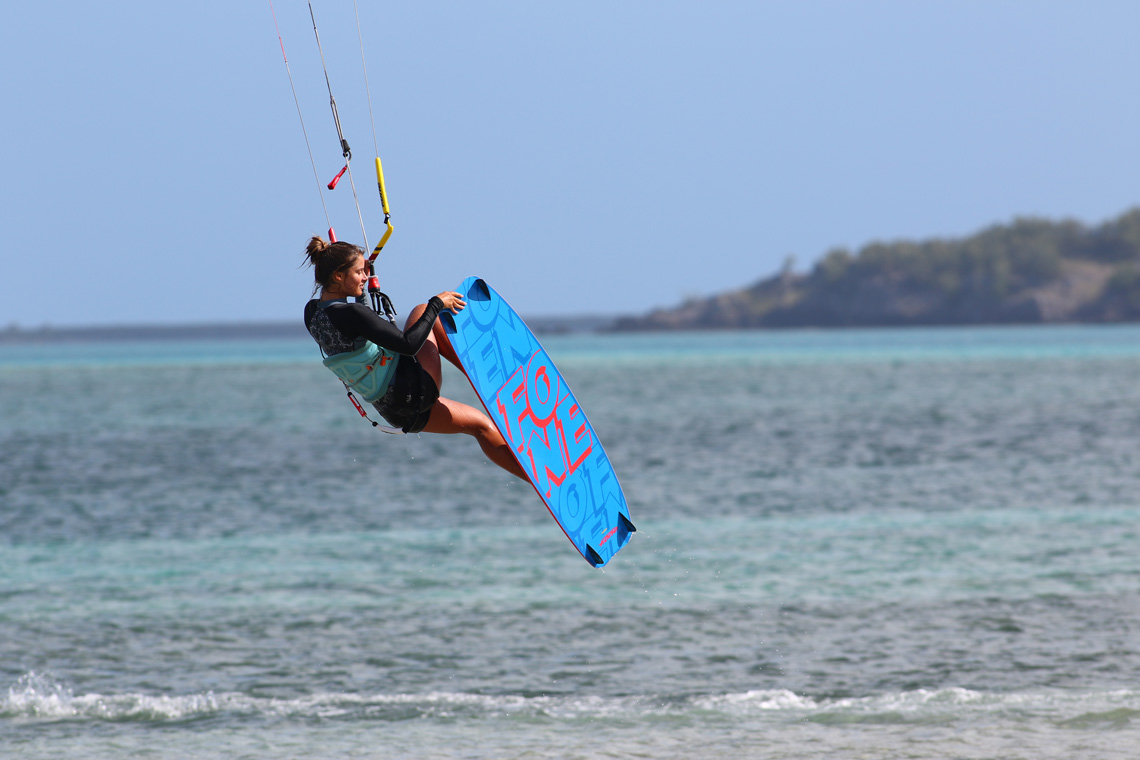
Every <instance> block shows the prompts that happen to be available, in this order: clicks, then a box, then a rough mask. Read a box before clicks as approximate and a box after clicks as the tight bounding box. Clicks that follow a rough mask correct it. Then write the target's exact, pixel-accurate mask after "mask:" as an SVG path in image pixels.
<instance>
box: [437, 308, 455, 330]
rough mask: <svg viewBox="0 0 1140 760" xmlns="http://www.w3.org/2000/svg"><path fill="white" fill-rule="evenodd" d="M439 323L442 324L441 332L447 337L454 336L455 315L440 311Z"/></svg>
mask: <svg viewBox="0 0 1140 760" xmlns="http://www.w3.org/2000/svg"><path fill="white" fill-rule="evenodd" d="M439 321H440V322H442V323H443V331H444V332H446V333H447V334H448V335H455V315H454V314H452V313H451V312H450V311H441V312H440V313H439Z"/></svg>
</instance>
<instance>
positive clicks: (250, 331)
mask: <svg viewBox="0 0 1140 760" xmlns="http://www.w3.org/2000/svg"><path fill="white" fill-rule="evenodd" d="M617 320H618V317H614V316H576V317H534V318H530V319H527V320H526V322H527V324H528V325H529V326H530V328H531V329H532V330H533V331H534V332H535V333H537V334H540V335H567V334H580V333H597V332H605V331H607V330H608V329H609V328H610V327H611V326H612V325H613V324H614V323H615V322H616V321H617ZM307 337H309V334H308V332H306V330H305V328H304V326H303V325H301V324H300V322H233V323H213V324H189V325H97V326H90V327H52V326H50V325H45V326H43V327H36V328H29V327H20V326H12V327H8V328H6V329H0V346H4V345H31V344H40V343H88V342H109V341H134V340H138V341H146V340H281V339H295V338H307Z"/></svg>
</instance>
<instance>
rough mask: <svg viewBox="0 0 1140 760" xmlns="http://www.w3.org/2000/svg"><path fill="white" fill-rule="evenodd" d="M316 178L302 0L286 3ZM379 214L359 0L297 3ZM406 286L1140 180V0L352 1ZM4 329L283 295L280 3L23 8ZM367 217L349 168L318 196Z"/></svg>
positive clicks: (12, 87)
mask: <svg viewBox="0 0 1140 760" xmlns="http://www.w3.org/2000/svg"><path fill="white" fill-rule="evenodd" d="M275 8H276V15H277V19H278V21H279V23H280V27H281V33H282V36H283V39H284V45H285V50H286V52H287V54H288V56H289V65H290V68H291V69H292V72H293V76H294V79H295V81H296V84H297V93H298V96H299V98H300V103H301V107H302V111H303V114H304V120H305V126H306V128H307V130H308V133H309V138H310V141H311V142H312V145H313V150H314V154H315V158H316V164H317V171H318V174H319V175H320V179H321V182H322V183H324V182H327V181H328V180H330V179H331V178H332V177H333V175H335V174H336V172H337V171H338V170H339V169H340V167H341V165H342V161H341V157H340V150H339V146H338V143H337V139H336V133H335V129H334V127H333V121H332V116H331V112H330V109H329V105H328V94H327V91H326V89H325V82H324V76H323V74H322V72H321V65H320V60H319V58H318V56H317V49H316V44H315V42H314V37H313V29H312V24H311V22H310V19H309V10H308V6H307V5H306V4H305V3H299V2H293V1H291V0H277V2H276V3H275ZM313 8H314V11H315V12H316V18H317V23H318V26H319V29H320V35H321V41H322V43H323V45H324V49H325V54H326V59H327V61H328V65H329V76H330V78H331V81H332V85H333V91H334V95H335V96H336V98H337V103H338V106H339V110H340V115H341V121H342V124H343V126H344V130H345V136H346V137H347V139H348V140H349V142H350V144H351V145H352V147H353V157H354V162H353V169H354V174H355V176H356V184H357V189H358V192H359V193H360V197H361V201H362V206H363V211H364V219H365V225H366V228H367V232H368V240H369V242H370V243H374V242H375V241H376V240H377V239H378V237H379V234H380V232H381V231H382V229H383V226H382V214H381V212H380V204H379V200H378V196H377V193H376V190H375V182H374V174H373V171H372V158H373V154H374V153H375V150H374V148H373V140H372V129H371V126H370V122H369V116H368V109H367V102H366V99H365V88H364V85H363V74H362V69H361V63H360V50H359V46H358V40H357V29H356V24H355V20H354V11H353V4H352V2H351V0H347V1H346V0H335V1H334V0H314V3H313ZM360 14H361V28H362V32H363V38H364V42H365V56H366V61H367V66H368V77H369V81H370V85H371V87H370V89H371V94H372V100H373V108H374V112H375V116H376V119H377V137H378V141H379V150H380V154H381V158H382V159H383V161H384V167H385V177H386V180H387V186H388V191H389V196H390V199H391V207H392V214H393V223H394V224H395V228H396V229H395V233H394V234H393V237H392V240H391V242H390V243H389V245H388V247H387V249H386V250H385V252H384V254H383V256H382V259H381V261H380V269H381V280H382V284H383V286H384V289H385V290H386V291H387V292H388V293H389V294H390V295H391V296H392V297H393V299H394V300H395V301H396V305H397V308H398V309H399V310H400V311H401V312H402V313H407V311H408V309H409V307H411V306H412V305H413V304H414V303H416V302H420V301H423V300H425V299H426V298H428V297H429V296H431V295H433V294H435V293H437V292H439V291H441V290H444V289H451V288H453V287H455V286H456V285H458V284H459V282H460V281H461V280H462V279H463V278H464V277H465V276H467V275H471V274H479V275H481V276H483V277H485V278H486V279H487V280H488V281H489V282H490V283H491V284H493V285H494V286H495V287H496V288H497V289H498V290H499V291H500V292H501V293H502V294H503V295H504V297H506V298H507V300H508V301H510V302H512V303H513V304H514V305H515V307H516V308H517V309H518V310H519V311H521V312H523V313H524V314H535V315H551V314H575V313H640V312H644V311H647V310H649V309H650V308H653V307H657V306H669V305H673V304H676V303H678V302H680V301H681V300H682V299H684V298H685V297H687V296H692V295H708V294H712V293H716V292H719V291H722V290H727V289H732V288H737V287H742V286H745V285H748V284H750V283H752V282H754V281H755V280H757V279H759V278H761V277H763V276H767V275H770V274H772V273H774V272H775V271H777V270H778V269H779V267H780V265H781V263H782V262H783V261H784V260H785V258H786V257H787V256H788V255H789V254H794V255H795V257H796V260H797V262H798V267H799V268H801V269H805V268H807V267H808V266H810V265H811V264H812V263H813V262H815V261H816V260H817V259H818V258H820V257H821V256H822V255H823V254H824V253H826V251H827V250H828V249H830V248H833V247H836V246H844V247H847V248H849V249H853V250H855V249H858V248H860V247H862V246H863V245H865V244H866V243H868V242H869V241H871V240H894V239H900V238H911V239H915V238H927V237H934V236H962V235H968V234H970V233H973V232H975V231H977V230H978V229H980V228H982V227H985V226H988V225H990V224H994V223H998V222H1008V221H1011V220H1012V219H1013V218H1015V217H1017V216H1030V215H1036V216H1047V217H1053V218H1061V217H1066V218H1076V219H1078V220H1081V221H1083V222H1086V223H1089V224H1095V223H1099V222H1101V221H1103V220H1105V219H1107V218H1110V217H1114V216H1116V215H1118V214H1120V213H1122V212H1123V211H1125V210H1126V209H1128V208H1130V207H1132V206H1135V205H1137V204H1140V150H1137V143H1138V136H1140V96H1138V93H1140V44H1137V38H1136V34H1137V30H1138V29H1140V3H1136V2H1131V1H1130V0H1115V1H1109V0H1104V1H1102V2H1097V1H1096V0H1091V1H1090V0H1086V1H1085V2H1080V3H1077V2H1048V1H1047V0H1033V1H1014V0H1008V1H1003V0H979V1H977V2H965V1H962V2H939V1H937V0H933V1H932V0H923V1H921V2H919V1H918V0H914V1H908V2H903V1H902V0H896V1H894V2H869V1H866V0H860V1H859V2H855V1H854V0H839V1H824V0H815V1H810V2H809V1H804V2H799V1H797V2H793V1H792V0H787V1H786V2H762V1H761V0H752V1H751V2H736V1H735V0H724V1H723V2H703V1H702V2H696V1H691V2H669V1H655V2H648V1H645V2H622V1H621V0H610V1H609V2H591V1H586V2H583V1H582V0H578V2H574V3H557V4H556V3H546V2H535V1H534V0H528V1H526V2H524V1H522V0H519V1H517V2H514V1H512V2H411V3H409V2H403V3H396V2H376V1H373V2H368V1H367V0H361V3H360ZM0 66H2V68H3V72H4V74H3V77H0V103H2V104H3V118H2V119H0V156H2V165H3V172H4V174H3V179H4V181H3V183H2V187H0V225H2V227H3V243H2V244H0V245H2V246H3V248H2V253H0V256H2V259H3V274H2V280H0V282H2V294H3V299H2V301H0V329H3V328H4V327H6V326H9V325H19V326H22V327H25V328H35V327H39V326H42V325H45V324H46V325H53V326H72V325H85V324H104V325H105V324H137V323H165V324H172V323H201V322H231V321H270V320H272V321H276V320H289V319H300V314H301V307H302V305H303V303H304V302H305V300H306V299H307V298H308V297H309V294H310V291H311V284H312V278H311V274H310V273H309V271H308V270H307V269H299V268H298V264H299V263H300V261H301V251H302V249H303V247H304V244H305V242H306V241H307V240H308V237H309V236H310V235H312V234H317V233H320V234H323V233H324V230H325V229H326V227H327V226H328V225H327V223H326V221H325V214H324V212H323V210H322V207H321V201H320V197H319V195H318V192H317V187H318V183H317V181H316V179H314V176H313V169H312V165H311V164H310V161H309V157H308V153H307V152H306V149H305V142H304V138H303V134H302V130H301V124H300V121H299V119H298V116H297V109H296V106H295V105H294V101H293V95H292V93H291V91H290V87H289V81H288V78H287V76H286V71H285V64H284V61H283V60H282V56H281V49H280V46H279V44H278V38H277V31H276V29H275V28H274V23H273V16H272V15H271V13H270V5H269V2H268V0H265V2H233V1H232V0H225V2H222V1H221V0H203V1H202V2H198V3H189V4H188V3H162V2H155V0H149V1H148V2H135V1H134V0H118V1H117V2H112V3H91V2H52V0H44V1H43V2H22V3H14V4H8V6H6V7H5V11H4V20H3V22H2V24H0ZM325 198H326V203H327V204H328V206H329V211H330V214H331V216H332V221H333V224H334V226H335V227H336V229H337V233H338V236H339V237H340V238H341V239H347V240H353V241H357V242H359V241H360V240H361V231H360V225H359V223H358V222H357V218H356V212H355V208H354V206H353V204H352V198H351V191H350V190H349V189H348V186H347V182H342V184H341V186H340V187H338V188H337V190H336V191H335V192H332V193H328V192H327V191H326V193H325Z"/></svg>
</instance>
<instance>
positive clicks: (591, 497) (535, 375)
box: [440, 277, 636, 567]
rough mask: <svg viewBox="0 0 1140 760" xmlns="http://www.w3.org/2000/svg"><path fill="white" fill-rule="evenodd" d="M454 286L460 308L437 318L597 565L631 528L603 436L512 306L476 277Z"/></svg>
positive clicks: (562, 519) (545, 496) (520, 455)
mask: <svg viewBox="0 0 1140 760" xmlns="http://www.w3.org/2000/svg"><path fill="white" fill-rule="evenodd" d="M458 291H459V292H460V293H461V294H462V295H463V298H464V300H466V301H467V306H466V308H464V309H463V310H462V311H460V312H459V313H458V314H456V313H453V312H450V311H444V312H442V313H441V314H440V321H441V322H442V323H443V328H444V332H445V334H446V335H447V338H448V340H449V341H450V342H451V346H452V348H454V349H455V354H456V356H458V357H459V361H460V363H461V364H462V365H463V371H464V373H465V374H466V375H467V379H468V380H469V381H471V387H472V388H474V389H475V393H476V394H477V395H478V396H479V399H480V401H482V402H483V407H484V408H485V409H486V410H487V414H488V415H490V417H491V419H492V420H493V421H494V423H495V426H496V427H497V428H498V429H499V432H500V433H502V435H503V438H504V439H506V441H507V443H508V444H509V445H510V447H511V451H512V452H513V453H514V455H515V459H517V460H518V462H519V464H520V465H521V466H522V468H523V470H524V471H525V472H526V474H527V477H528V478H529V480H530V483H531V485H532V486H534V490H535V491H536V492H537V493H538V495H539V496H540V497H541V498H542V500H543V502H544V503H545V504H546V508H547V509H549V510H550V514H551V515H553V517H554V519H555V520H556V521H557V522H558V524H559V526H561V528H562V531H563V532H564V533H565V534H566V537H567V538H569V539H570V542H571V543H573V544H574V546H575V547H576V548H577V549H578V551H579V553H581V555H582V556H583V557H584V558H585V559H586V561H587V562H589V563H590V564H591V565H593V566H594V567H602V566H603V565H605V564H606V563H607V562H608V561H609V560H610V558H612V557H613V556H614V555H615V554H617V552H618V550H619V549H621V548H622V547H623V546H625V545H626V544H627V543H628V542H629V539H630V535H631V534H632V533H633V532H634V531H635V530H636V528H634V526H633V523H632V522H630V519H629V507H628V506H627V505H626V501H625V495H624V494H623V493H622V490H621V486H620V485H619V484H618V479H617V475H616V474H615V473H614V469H613V467H612V466H611V465H610V460H609V457H607V456H606V452H605V450H604V449H603V448H602V444H601V441H599V440H598V437H597V436H596V435H595V434H594V429H593V428H592V427H591V426H590V421H589V420H588V419H586V413H585V412H584V411H582V407H581V406H580V405H579V404H578V400H577V399H576V398H575V397H574V394H573V393H571V391H570V387H569V386H568V385H567V384H566V381H565V380H564V379H563V378H562V375H561V374H560V373H559V371H558V368H557V367H555V366H554V362H553V361H551V360H550V357H549V356H548V355H547V353H546V351H545V350H544V349H543V348H542V346H541V345H540V344H539V342H538V339H537V338H535V337H534V333H532V332H531V331H530V328H529V327H527V326H526V324H525V323H524V322H523V320H522V319H521V318H520V317H519V315H518V314H516V313H515V311H514V309H512V308H511V307H510V305H509V304H508V303H507V302H506V301H504V300H503V298H502V297H501V296H500V295H499V294H498V293H497V292H496V291H495V290H494V289H493V288H491V286H490V285H488V284H487V283H486V282H484V281H483V280H482V279H480V278H478V277H468V278H467V279H466V280H464V281H463V283H462V284H461V285H460V286H459V288H458Z"/></svg>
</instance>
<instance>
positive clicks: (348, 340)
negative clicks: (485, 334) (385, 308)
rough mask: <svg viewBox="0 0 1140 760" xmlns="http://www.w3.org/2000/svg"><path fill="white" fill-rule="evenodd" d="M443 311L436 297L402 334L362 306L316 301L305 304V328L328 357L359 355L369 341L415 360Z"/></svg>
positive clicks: (340, 301)
mask: <svg viewBox="0 0 1140 760" xmlns="http://www.w3.org/2000/svg"><path fill="white" fill-rule="evenodd" d="M326 304H327V305H326ZM442 310H443V301H441V300H439V297H438V296H432V297H431V300H429V301H428V302H427V308H426V309H424V313H423V315H422V316H420V318H419V319H417V320H416V321H415V323H414V324H413V325H411V326H410V327H409V328H408V329H407V330H400V328H398V327H396V326H395V325H394V324H392V323H391V322H389V321H387V320H386V319H382V318H381V317H380V315H378V314H377V313H376V312H374V311H373V310H372V309H370V308H369V307H368V306H366V305H364V304H362V303H356V302H352V303H349V302H348V301H347V300H338V301H333V302H331V303H329V302H328V301H325V302H322V301H320V300H317V299H314V300H312V301H309V302H308V303H307V304H305V327H306V328H307V329H308V331H309V334H310V335H312V336H313V339H314V340H316V341H317V343H318V344H319V345H320V347H321V350H323V351H324V352H325V354H327V355H328V356H332V355H333V354H340V353H344V352H346V351H355V350H356V349H358V348H360V347H361V346H363V345H364V341H366V340H368V341H372V342H373V343H375V344H376V345H378V346H380V347H381V348H386V349H388V350H389V351H394V352H396V353H398V354H405V355H407V356H414V355H415V354H416V353H417V352H418V351H419V350H420V348H422V347H423V345H424V343H425V342H427V339H428V336H429V335H431V329H432V326H433V325H434V324H435V320H436V317H438V316H439V312H440V311H442Z"/></svg>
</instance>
